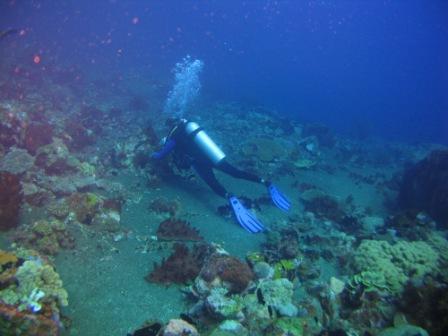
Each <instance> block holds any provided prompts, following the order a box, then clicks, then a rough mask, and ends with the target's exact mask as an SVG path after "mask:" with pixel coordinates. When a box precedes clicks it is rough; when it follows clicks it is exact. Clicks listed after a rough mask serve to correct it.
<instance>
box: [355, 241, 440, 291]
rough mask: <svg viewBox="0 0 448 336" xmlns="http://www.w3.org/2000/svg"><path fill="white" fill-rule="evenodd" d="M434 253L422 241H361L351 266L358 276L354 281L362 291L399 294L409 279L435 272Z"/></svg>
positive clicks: (435, 256)
mask: <svg viewBox="0 0 448 336" xmlns="http://www.w3.org/2000/svg"><path fill="white" fill-rule="evenodd" d="M438 257H439V256H438V254H437V253H436V252H435V251H434V249H433V248H431V246H430V245H428V244H427V243H425V242H423V241H416V242H405V241H400V242H398V243H396V244H395V245H391V244H389V243H388V242H386V241H377V240H363V241H362V243H361V245H360V246H359V247H358V248H357V250H356V252H355V255H354V267H355V269H356V271H358V272H359V273H358V274H356V275H355V276H354V278H353V279H354V281H355V282H357V283H362V284H363V285H364V286H365V287H366V288H370V289H377V290H380V291H384V290H386V291H388V292H390V293H392V294H399V293H400V292H401V291H402V290H403V288H404V285H405V284H406V282H407V281H408V280H410V279H421V278H422V277H423V276H424V275H425V274H428V273H431V272H437V266H438Z"/></svg>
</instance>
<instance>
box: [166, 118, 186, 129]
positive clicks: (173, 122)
mask: <svg viewBox="0 0 448 336" xmlns="http://www.w3.org/2000/svg"><path fill="white" fill-rule="evenodd" d="M186 122H187V119H184V118H176V117H169V118H168V119H167V120H166V121H165V126H166V127H167V128H169V129H172V128H173V127H176V126H178V125H180V124H185V123H186Z"/></svg>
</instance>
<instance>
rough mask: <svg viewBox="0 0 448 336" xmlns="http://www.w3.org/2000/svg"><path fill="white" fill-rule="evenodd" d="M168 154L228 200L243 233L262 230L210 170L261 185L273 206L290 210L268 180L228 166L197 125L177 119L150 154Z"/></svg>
mask: <svg viewBox="0 0 448 336" xmlns="http://www.w3.org/2000/svg"><path fill="white" fill-rule="evenodd" d="M170 152H173V154H174V160H175V162H177V164H178V165H180V166H181V167H182V168H188V167H193V168H194V170H195V171H196V172H197V173H198V175H199V176H200V177H201V178H202V179H203V180H204V181H205V182H206V183H207V184H208V185H209V186H210V188H211V189H212V190H213V191H214V192H215V193H216V194H218V195H219V196H221V197H224V198H226V199H228V200H229V202H230V205H231V206H232V209H233V211H234V213H235V215H236V218H237V220H238V222H239V224H240V225H241V226H242V227H243V228H245V229H246V230H247V231H249V232H252V233H255V232H260V231H263V230H264V226H263V224H262V223H261V222H260V221H259V220H258V219H257V218H256V217H255V215H254V214H253V213H251V212H250V211H248V210H247V209H246V208H244V206H243V205H242V204H241V202H240V201H239V200H238V199H237V198H236V197H235V196H233V195H231V194H229V193H228V192H227V190H226V189H225V188H224V187H223V186H222V185H221V184H220V183H219V182H218V180H217V179H216V177H215V174H214V172H213V169H218V170H220V171H222V172H224V173H226V174H228V175H230V176H232V177H235V178H238V179H245V180H248V181H252V182H257V183H261V184H264V185H265V186H267V187H268V190H269V193H270V195H271V198H272V200H273V202H274V203H275V205H276V206H278V207H279V208H280V209H282V210H284V211H288V210H289V208H290V205H291V204H290V202H289V201H288V199H287V198H286V197H285V196H284V195H283V194H282V193H281V192H280V191H279V190H278V189H277V188H276V187H275V186H274V185H273V184H272V183H270V182H269V181H266V180H264V179H262V178H260V177H258V176H256V175H254V174H251V173H248V172H245V171H242V170H240V169H238V168H235V167H234V166H232V165H231V164H230V163H229V162H228V161H227V160H226V155H225V154H224V152H223V151H222V150H221V149H220V148H219V147H218V146H217V145H216V143H215V142H214V141H213V140H212V139H211V138H210V137H209V136H208V135H207V133H205V131H204V130H203V129H202V127H200V126H199V125H198V124H197V123H195V122H193V121H187V120H186V119H180V120H178V121H177V122H176V123H175V125H174V126H173V127H172V129H171V131H170V132H169V134H168V136H167V137H166V138H165V143H164V146H163V148H162V149H161V150H160V151H158V152H155V153H153V154H152V157H153V158H155V159H162V158H163V157H165V156H166V155H167V154H169V153H170Z"/></svg>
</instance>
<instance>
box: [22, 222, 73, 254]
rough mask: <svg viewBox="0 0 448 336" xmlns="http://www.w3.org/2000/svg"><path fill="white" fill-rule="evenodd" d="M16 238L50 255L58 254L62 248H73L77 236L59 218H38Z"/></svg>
mask: <svg viewBox="0 0 448 336" xmlns="http://www.w3.org/2000/svg"><path fill="white" fill-rule="evenodd" d="M14 240H15V241H18V242H21V243H23V244H24V245H26V246H29V247H32V248H34V249H36V250H38V251H39V252H42V253H43V254H49V255H56V254H57V253H58V252H59V250H60V249H62V248H66V249H71V248H74V246H75V238H74V237H73V236H72V235H71V234H70V233H69V232H68V231H67V227H66V225H65V223H64V222H61V221H59V220H57V219H53V220H44V219H41V220H38V221H36V222H34V223H33V225H31V226H30V227H29V228H27V229H26V230H24V231H22V232H19V233H17V234H16V235H15V237H14Z"/></svg>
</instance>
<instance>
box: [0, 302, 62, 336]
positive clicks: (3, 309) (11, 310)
mask: <svg viewBox="0 0 448 336" xmlns="http://www.w3.org/2000/svg"><path fill="white" fill-rule="evenodd" d="M0 326H2V327H1V329H0V331H2V335H22V336H56V335H59V329H60V328H59V321H58V320H57V318H53V317H48V316H46V314H35V313H31V312H29V311H19V310H18V309H17V307H15V306H11V305H7V304H4V303H0Z"/></svg>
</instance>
